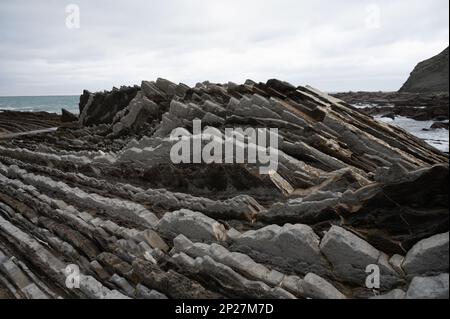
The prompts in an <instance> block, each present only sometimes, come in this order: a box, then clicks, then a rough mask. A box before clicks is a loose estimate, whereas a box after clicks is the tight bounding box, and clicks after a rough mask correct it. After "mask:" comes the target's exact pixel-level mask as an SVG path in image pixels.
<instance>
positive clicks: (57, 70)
mask: <svg viewBox="0 0 450 319" xmlns="http://www.w3.org/2000/svg"><path fill="white" fill-rule="evenodd" d="M70 2H73V3H75V4H77V5H79V7H80V10H81V28H80V29H76V30H68V29H67V28H66V27H65V17H66V13H65V6H66V5H67V4H69V3H70ZM70 2H69V1H68V2H67V3H65V2H64V1H58V0H42V1H39V2H38V1H33V2H32V1H24V0H2V1H1V2H0V69H1V70H2V72H1V73H0V84H1V85H0V95H12V94H17V95H24V94H69V93H70V94H78V93H79V92H80V91H81V90H82V89H84V88H88V89H91V90H102V89H108V88H111V87H112V86H113V85H115V86H118V85H121V84H134V83H139V82H140V81H141V80H142V79H153V78H156V77H158V76H162V77H167V78H170V79H172V80H173V81H178V82H185V83H188V84H195V82H196V81H203V80H207V79H208V80H211V81H215V82H222V81H228V80H232V81H236V82H241V81H244V80H245V79H246V78H254V79H255V80H257V81H265V80H267V79H268V78H271V77H277V78H282V79H285V80H289V81H291V82H292V83H294V84H312V85H315V86H317V87H319V88H321V89H323V90H328V91H341V90H396V89H398V88H399V87H400V86H401V84H402V83H403V82H404V81H405V79H406V77H407V76H408V73H409V72H410V71H411V69H412V67H414V65H415V64H416V63H417V62H418V61H420V60H422V59H425V58H427V57H430V56H432V55H434V54H436V53H438V52H439V51H440V50H442V49H444V48H445V47H446V46H448V35H449V31H448V29H449V27H448V24H449V18H448V7H449V2H448V1H447V0H429V1H426V2H425V1H422V0H409V1H405V0H378V1H377V0H373V1H361V0H346V1H329V0H327V1H325V0H318V1H300V0H271V1H264V2H261V1H257V0H245V1H243V0H240V1H237V0H228V1H219V0H211V1H203V0H190V1H185V0H168V1H153V0H129V1H126V2H125V1H106V0H96V1H92V0H91V1H88V0H71V1H70ZM373 4H375V5H378V8H379V9H380V25H379V28H374V29H370V28H367V26H366V20H367V12H366V9H367V7H368V6H369V5H373ZM36 82H38V83H36ZM122 82H123V83H122Z"/></svg>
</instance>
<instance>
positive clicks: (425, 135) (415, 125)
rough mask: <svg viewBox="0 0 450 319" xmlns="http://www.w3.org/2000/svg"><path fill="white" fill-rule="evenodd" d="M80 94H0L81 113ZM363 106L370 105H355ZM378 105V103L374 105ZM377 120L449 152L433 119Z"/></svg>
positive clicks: (5, 100) (20, 106)
mask: <svg viewBox="0 0 450 319" xmlns="http://www.w3.org/2000/svg"><path fill="white" fill-rule="evenodd" d="M79 100H80V97H79V95H67V96H11V97H8V96H6V97H2V96H0V111H2V110H10V111H23V112H25V111H26V112H39V111H45V112H50V113H58V114H61V109H62V108H64V109H66V110H68V111H70V112H72V113H74V114H78V113H79V109H78V103H79ZM355 106H356V107H358V108H363V107H366V106H370V105H367V104H366V105H355ZM374 106H376V105H374ZM376 119H377V120H379V121H383V122H387V123H389V124H391V125H397V126H399V127H401V128H403V129H404V130H406V131H408V132H410V133H411V134H413V135H415V136H417V137H419V138H421V139H423V140H425V141H426V142H427V143H429V144H430V145H432V146H434V147H435V148H437V149H439V150H441V151H443V152H447V153H448V152H449V134H448V131H447V130H444V129H439V130H432V131H429V130H428V129H429V128H430V127H431V125H432V124H433V122H431V121H415V120H412V119H408V118H404V117H397V118H396V119H395V120H392V119H389V118H381V117H376Z"/></svg>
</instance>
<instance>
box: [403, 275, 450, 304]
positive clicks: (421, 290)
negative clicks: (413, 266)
mask: <svg viewBox="0 0 450 319" xmlns="http://www.w3.org/2000/svg"><path fill="white" fill-rule="evenodd" d="M448 280H449V276H448V274H441V275H439V276H435V277H414V278H413V280H412V281H411V284H410V285H409V289H408V292H407V293H406V298H407V299H448V298H449V294H448Z"/></svg>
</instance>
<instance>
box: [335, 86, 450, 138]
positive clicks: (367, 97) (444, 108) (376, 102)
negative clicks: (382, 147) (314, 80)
mask: <svg viewBox="0 0 450 319" xmlns="http://www.w3.org/2000/svg"><path fill="white" fill-rule="evenodd" d="M333 96H335V97H336V98H339V99H341V100H344V101H346V102H347V103H349V104H352V105H355V106H357V107H358V108H360V109H362V110H363V111H364V112H366V113H367V114H369V115H373V116H375V115H381V116H385V117H391V118H395V117H398V116H403V117H407V118H411V119H414V120H417V121H434V122H447V123H448V119H449V95H448V93H405V92H348V93H337V94H334V95H333ZM447 129H448V125H447Z"/></svg>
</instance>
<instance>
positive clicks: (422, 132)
mask: <svg viewBox="0 0 450 319" xmlns="http://www.w3.org/2000/svg"><path fill="white" fill-rule="evenodd" d="M375 118H376V119H377V120H379V121H382V122H384V123H389V124H391V125H396V126H398V127H400V128H402V129H404V130H405V131H408V132H409V133H411V134H413V135H415V136H417V137H418V138H421V139H423V140H425V142H427V143H428V144H430V145H431V146H433V147H435V148H437V149H438V150H440V151H442V152H446V153H448V152H449V134H448V131H447V130H444V129H438V130H429V128H430V127H431V125H433V123H434V122H433V121H416V120H413V119H410V118H406V117H403V116H398V117H396V118H395V120H393V119H391V118H386V117H381V116H376V117H375Z"/></svg>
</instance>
